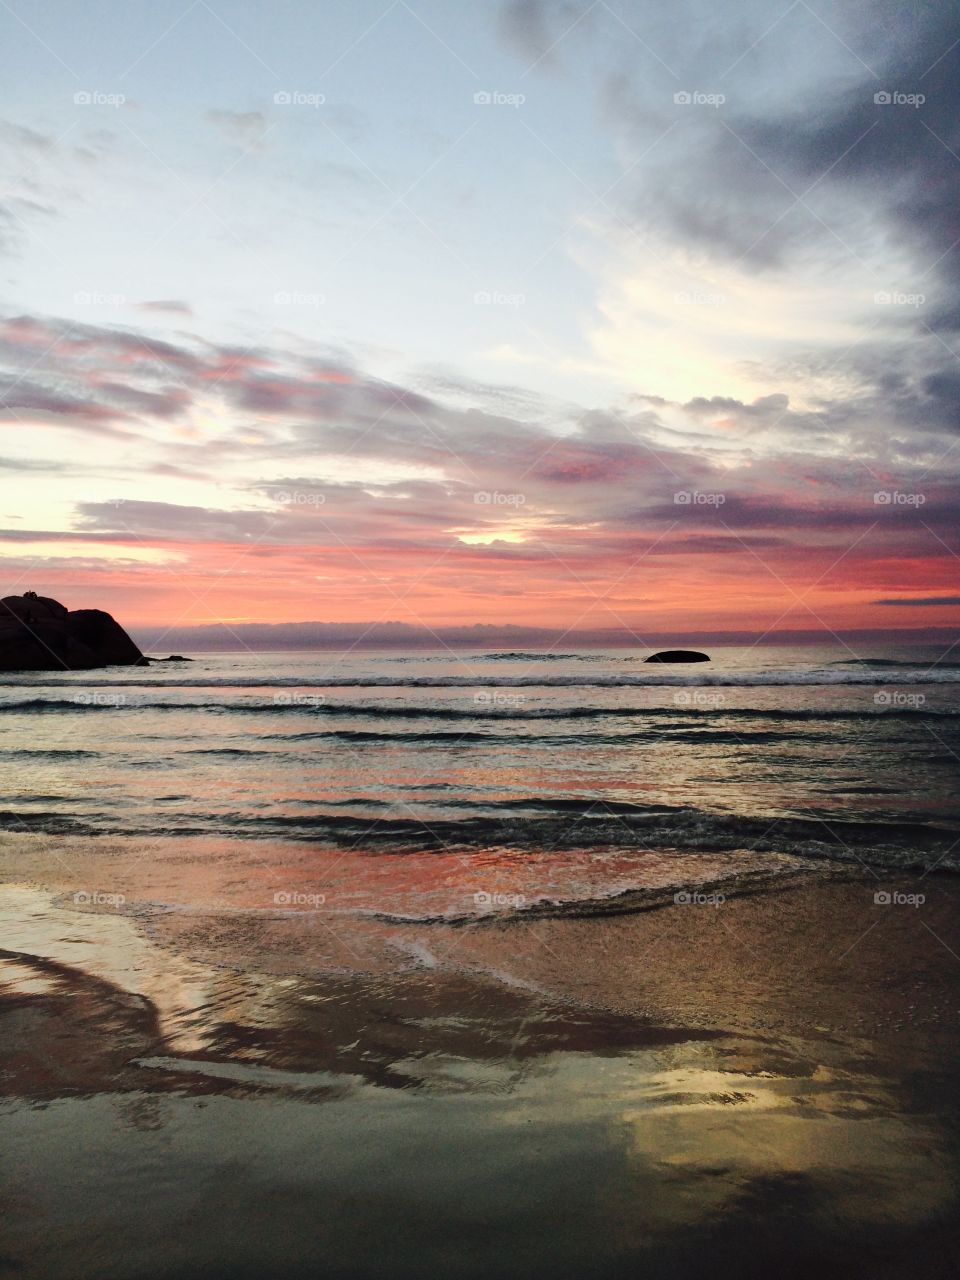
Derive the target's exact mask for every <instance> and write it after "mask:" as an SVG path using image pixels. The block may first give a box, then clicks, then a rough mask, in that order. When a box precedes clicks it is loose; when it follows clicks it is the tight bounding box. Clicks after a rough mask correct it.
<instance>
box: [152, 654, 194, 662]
mask: <svg viewBox="0 0 960 1280" xmlns="http://www.w3.org/2000/svg"><path fill="white" fill-rule="evenodd" d="M149 661H150V662H192V661H193V659H192V658H185V657H184V656H183V654H182V653H171V655H170V657H169V658H150V659H149Z"/></svg>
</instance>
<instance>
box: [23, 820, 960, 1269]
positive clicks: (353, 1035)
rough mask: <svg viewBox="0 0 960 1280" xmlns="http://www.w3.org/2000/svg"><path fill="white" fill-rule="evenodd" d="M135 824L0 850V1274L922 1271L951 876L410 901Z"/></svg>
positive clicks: (947, 1048) (932, 1199)
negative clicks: (446, 904)
mask: <svg viewBox="0 0 960 1280" xmlns="http://www.w3.org/2000/svg"><path fill="white" fill-rule="evenodd" d="M158 845H161V846H162V847H161V848H159V849H158V848H157V847H153V848H151V849H150V850H149V853H150V856H149V857H141V858H139V859H136V858H134V857H132V856H131V852H130V848H129V847H128V846H127V845H126V844H117V845H115V846H111V845H110V844H108V843H102V844H99V845H98V844H94V842H91V841H86V842H84V841H80V840H75V841H73V842H71V841H64V842H61V843H60V844H59V845H58V849H59V851H60V853H61V855H62V856H60V857H58V858H57V859H52V858H51V847H52V846H51V843H50V842H49V841H46V840H38V839H36V838H35V837H28V836H21V837H15V836H9V837H5V839H4V846H3V856H2V859H0V867H2V868H3V874H4V879H5V881H6V883H5V884H4V885H3V887H2V889H0V914H2V917H3V937H4V951H3V953H2V960H3V965H2V974H3V986H2V988H0V1019H2V1024H0V1025H2V1029H0V1046H2V1048H0V1054H2V1058H0V1065H2V1076H0V1081H2V1093H3V1102H2V1113H3V1115H2V1123H3V1130H4V1140H3V1148H4V1152H5V1157H4V1169H5V1180H6V1179H7V1178H9V1180H10V1181H9V1183H8V1185H7V1186H6V1187H5V1190H4V1198H5V1200H6V1202H7V1204H8V1206H10V1207H11V1208H12V1209H13V1210H14V1212H11V1213H10V1214H9V1215H8V1216H7V1220H6V1225H5V1227H4V1228H3V1243H2V1249H0V1257H2V1267H3V1268H4V1271H3V1273H4V1274H10V1275H18V1276H20V1275H23V1276H30V1277H40V1278H44V1280H47V1278H51V1277H66V1276H70V1277H72V1278H74V1280H83V1278H84V1277H97V1278H98V1280H113V1278H117V1280H120V1278H121V1277H122V1278H123V1280H128V1278H131V1277H163V1278H164V1280H166V1278H168V1277H169V1278H173V1277H178V1278H179V1277H187V1276H189V1277H224V1278H225V1277H247V1276H250V1277H254V1276H257V1277H262V1276H265V1275H269V1276H274V1277H300V1276H303V1277H307V1276H316V1275H324V1276H329V1277H351V1278H353V1277H368V1276H370V1277H373V1276H381V1275H382V1276H387V1275H390V1276H401V1277H408V1276H409V1277H414V1276H417V1277H419V1276H424V1275H444V1276H504V1277H507V1276H511V1277H512V1276H517V1277H540V1276H544V1277H546V1276H556V1275H563V1276H574V1275H586V1274H590V1275H599V1276H622V1275H643V1274H651V1275H671V1276H674V1275H675V1276H681V1277H682V1276H706V1275H713V1276H715V1275H718V1274H720V1275H724V1274H735V1275H740V1276H758V1277H759V1276H768V1275H771V1274H782V1275H788V1276H793V1275H796V1276H800V1275H807V1274H809V1273H810V1271H811V1270H812V1269H814V1268H816V1270H817V1272H818V1274H820V1275H830V1276H833V1275H836V1276H841V1275H843V1276H847V1277H849V1276H864V1277H866V1276H871V1277H876V1276H908V1275H910V1276H947V1275H954V1274H956V1273H957V1270H958V1264H960V1228H958V1227H957V1225H956V1224H957V1207H958V1206H957V1182H958V1164H960V1143H958V1124H957V1122H958V1112H960V1107H958V1101H957V1099H958V1096H960V1094H958V1090H957V1087H956V1086H957V1079H956V1077H957V1068H956V1063H957V1061H958V1055H957V1048H958V1045H957V1040H958V1034H957V1029H956V1011H957V1008H958V999H960V960H958V956H957V953H958V952H960V938H958V936H957V932H958V931H957V928H956V921H957V918H958V915H957V906H958V901H960V898H958V895H960V886H958V885H957V884H956V883H955V881H954V880H953V879H952V878H948V877H940V876H937V875H928V876H925V877H920V876H914V877H909V876H906V877H901V878H899V879H897V880H896V882H892V881H891V882H889V883H888V882H887V880H884V882H883V884H882V885H881V886H880V887H879V888H878V880H877V877H876V875H875V874H874V873H873V872H871V871H869V870H860V869H851V868H849V867H845V868H843V869H838V868H836V867H830V866H820V867H812V868H811V867H799V868H797V870H796V872H795V873H794V874H793V875H792V876H791V875H786V876H785V875H784V874H782V872H778V874H777V876H776V891H775V892H768V891H767V890H766V888H765V885H764V883H763V882H762V880H758V881H757V882H756V883H755V884H752V885H751V884H750V883H749V882H741V883H740V884H739V885H738V886H737V887H734V888H732V889H731V891H730V892H728V893H727V894H725V895H724V894H721V895H720V896H721V897H723V898H724V899H725V900H723V901H722V902H720V903H719V905H716V904H709V903H702V904H697V903H675V902H673V901H672V900H666V905H661V904H660V902H659V901H658V902H656V903H647V904H638V903H636V902H627V901H624V902H622V903H621V904H620V908H621V909H622V912H623V913H622V914H601V915H597V914H591V913H590V912H589V911H585V912H584V913H582V914H570V913H563V914H560V915H557V916H551V915H550V914H549V912H546V913H542V914H532V915H529V916H524V914H523V913H519V914H517V913H512V914H511V913H507V914H505V915H503V916H491V917H489V918H479V919H468V920H464V919H462V918H461V919H451V920H443V919H442V918H434V919H432V920H430V921H428V922H425V921H423V920H417V921H403V920H402V919H400V918H399V914H398V913H394V914H393V915H392V916H387V915H385V914H383V913H381V914H380V915H379V916H377V917H369V918H363V917H360V916H358V915H356V914H353V915H350V916H345V915H340V916H336V915H334V914H331V913H329V912H325V911H323V910H317V909H312V908H310V907H305V908H304V909H298V908H297V907H296V906H290V907H287V908H286V909H278V910H261V909H257V908H256V907H255V906H254V905H252V902H253V899H254V898H255V897H256V894H257V893H259V892H260V890H259V889H257V888H256V887H254V888H251V887H250V886H251V885H254V886H256V875H255V868H256V867H257V866H261V867H266V866H269V872H268V871H267V870H264V873H263V874H264V879H265V880H269V882H270V883H272V884H275V883H277V877H278V875H279V874H280V873H279V872H278V866H280V865H281V863H282V854H283V850H281V849H277V850H274V851H273V853H272V854H271V855H270V856H269V857H268V855H267V854H266V853H265V851H264V849H263V848H262V847H261V846H260V845H254V844H250V843H248V844H247V845H245V846H244V845H243V844H242V842H240V843H238V844H235V845H229V844H223V845H221V846H220V847H219V849H218V850H216V851H213V850H211V848H210V847H209V846H204V847H200V846H197V847H191V845H190V843H189V842H172V841H170V842H166V843H164V842H158ZM164 850H165V852H164ZM302 856H303V853H302V851H299V852H298V851H296V850H292V851H290V852H289V857H290V860H291V862H290V865H291V866H292V865H294V863H295V861H296V858H297V857H302ZM278 859H280V861H279V862H278ZM95 885H109V886H110V887H111V889H112V890H113V892H112V893H111V894H107V893H105V892H104V891H102V890H98V889H95V888H92V886H95ZM178 885H179V886H180V890H181V892H180V893H179V895H178V893H177V891H176V886H178ZM238 886H242V888H238ZM448 887H449V886H448ZM187 890H188V891H187ZM878 892H879V893H881V894H883V893H889V894H890V895H891V898H892V901H891V902H889V903H887V902H884V901H880V902H877V901H875V898H876V895H877V893H878ZM898 894H899V895H900V897H901V899H902V900H901V901H898V900H897V895H898ZM918 894H919V895H920V896H922V898H923V899H924V900H923V902H922V903H919V904H918V903H916V902H914V903H911V902H909V901H908V899H909V898H910V897H911V896H912V897H914V898H916V896H917V895H918ZM107 898H112V899H115V900H114V901H107V900H106V899H107ZM116 899H122V901H116ZM641 907H642V908H643V909H640V908H641Z"/></svg>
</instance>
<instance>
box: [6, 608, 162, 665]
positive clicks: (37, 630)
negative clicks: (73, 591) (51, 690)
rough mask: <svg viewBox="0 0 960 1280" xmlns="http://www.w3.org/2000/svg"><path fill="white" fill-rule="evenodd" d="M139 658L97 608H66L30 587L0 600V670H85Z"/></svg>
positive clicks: (141, 660)
mask: <svg viewBox="0 0 960 1280" xmlns="http://www.w3.org/2000/svg"><path fill="white" fill-rule="evenodd" d="M145 662H146V659H145V658H144V656H143V654H142V653H141V652H140V650H139V649H138V648H137V646H136V645H135V644H134V643H133V641H132V640H131V639H130V637H129V636H128V635H127V633H126V632H125V631H124V629H123V627H121V626H120V624H119V623H118V622H116V621H114V619H113V618H112V617H111V616H110V614H109V613H104V611H103V610H102V609H74V610H72V611H71V610H68V609H67V608H66V607H65V606H64V605H62V604H60V602H59V601H58V600H50V599H48V598H47V597H45V596H38V595H37V594H36V592H34V591H25V592H24V593H23V595H22V596H5V597H4V598H3V599H2V600H0V671H89V670H91V669H93V668H94V667H112V666H124V667H129V666H135V665H140V664H144V663H145Z"/></svg>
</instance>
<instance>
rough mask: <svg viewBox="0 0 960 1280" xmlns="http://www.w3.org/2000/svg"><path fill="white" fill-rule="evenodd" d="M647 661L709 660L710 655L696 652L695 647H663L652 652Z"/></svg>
mask: <svg viewBox="0 0 960 1280" xmlns="http://www.w3.org/2000/svg"><path fill="white" fill-rule="evenodd" d="M646 661H647V662H709V661H710V655H709V654H706V653H698V652H697V650H696V649H663V650H662V651H661V652H660V653H653V654H651V655H650V657H649V658H647V659H646Z"/></svg>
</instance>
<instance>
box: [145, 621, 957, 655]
mask: <svg viewBox="0 0 960 1280" xmlns="http://www.w3.org/2000/svg"><path fill="white" fill-rule="evenodd" d="M131 632H132V634H133V636H134V637H135V639H136V640H137V642H138V643H139V644H140V646H141V648H143V649H145V650H156V649H159V648H161V646H162V647H163V648H165V649H166V648H173V649H177V650H183V651H185V652H191V651H193V652H206V651H217V650H224V651H226V650H243V649H254V650H260V651H268V652H269V651H271V650H283V649H341V648H343V647H345V646H350V647H351V648H354V649H436V648H442V647H443V646H445V645H448V646H449V647H450V648H451V649H465V648H482V649H486V648H501V647H509V648H516V647H518V646H520V647H528V648H533V647H536V648H540V647H549V646H551V645H562V646H563V647H564V648H573V649H576V648H641V649H643V648H651V649H667V648H673V647H680V646H688V645H691V646H696V647H700V646H704V647H709V645H716V644H733V645H735V644H754V643H756V642H757V641H758V640H762V643H763V644H784V645H804V644H831V643H833V642H834V640H835V638H836V640H845V641H846V642H847V643H849V644H852V645H854V644H857V643H860V644H879V643H890V642H897V641H899V642H901V643H904V644H908V643H917V644H922V643H924V642H930V643H944V642H946V643H951V642H952V641H953V640H955V639H956V638H957V634H958V633H957V630H956V629H955V628H949V627H920V628H915V629H910V630H904V629H899V630H897V629H893V628H872V629H869V628H862V629H859V630H848V631H835V632H831V631H810V630H795V631H774V632H770V633H769V634H768V635H762V636H761V635H759V634H758V633H757V632H756V631H747V630H744V631H712V632H703V631H649V632H642V631H636V632H630V631H627V630H625V629H623V628H617V629H608V630H603V629H595V630H584V631H565V630H563V629H561V628H548V627H526V626H512V625H503V624H497V623H476V624H474V625H473V626H454V627H449V626H447V627H435V628H429V627H417V626H412V625H411V624H409V623H405V622H374V623H369V622H274V623H269V622H237V623H221V622H217V623H211V624H209V625H206V626H197V627H183V626H178V627H162V626H157V627H133V628H131Z"/></svg>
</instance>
